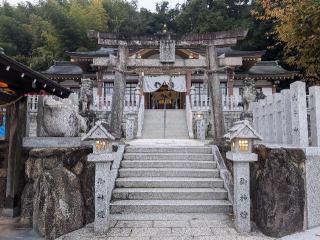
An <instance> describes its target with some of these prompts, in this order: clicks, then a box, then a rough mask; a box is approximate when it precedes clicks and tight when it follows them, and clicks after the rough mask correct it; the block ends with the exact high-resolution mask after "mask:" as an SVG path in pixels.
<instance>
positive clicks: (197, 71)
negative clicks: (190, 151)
mask: <svg viewBox="0 0 320 240" xmlns="http://www.w3.org/2000/svg"><path fill="white" fill-rule="evenodd" d="M91 35H92V36H91V37H94V38H97V39H98V43H99V44H100V45H101V48H100V49H98V50H96V51H87V52H66V54H67V55H68V56H69V57H70V61H65V62H55V63H54V65H53V66H51V67H50V68H49V69H48V70H46V71H44V72H43V74H45V75H46V76H47V77H48V78H49V79H51V80H54V81H56V82H58V83H59V84H60V85H62V86H64V87H67V88H69V89H71V90H72V91H74V92H80V87H81V82H83V81H86V80H91V81H92V82H93V104H92V105H93V106H92V108H93V109H94V110H95V111H96V112H98V113H100V115H99V116H102V118H106V119H108V118H109V121H110V116H109V115H108V113H110V112H111V108H112V99H113V93H114V87H115V81H116V80H115V79H116V72H117V71H119V69H117V66H118V64H119V59H120V58H122V57H121V53H120V52H119V49H120V47H119V46H120V45H121V41H122V42H125V41H126V50H125V51H126V52H125V57H124V58H125V59H124V66H125V70H123V72H124V75H125V82H126V83H125V84H126V86H125V95H124V113H136V114H138V112H139V108H141V107H142V108H143V110H161V109H164V108H166V109H171V110H185V111H187V112H191V115H192V114H193V115H194V114H196V113H198V112H202V113H204V115H205V116H206V122H207V124H209V123H210V120H209V119H210V118H209V117H208V116H209V114H210V104H211V103H210V96H209V95H210V94H209V87H208V70H210V66H209V65H210V63H209V62H210V61H209V60H210V53H209V51H208V46H207V45H206V44H203V42H205V41H207V42H208V40H210V38H212V39H213V38H219V34H218V35H217V36H209V35H208V34H207V35H208V36H205V35H203V36H191V37H190V36H188V37H187V38H185V39H183V40H179V39H176V38H175V37H174V36H172V35H171V34H170V33H167V32H165V33H163V34H162V35H161V36H160V37H159V36H158V37H156V38H155V37H153V38H146V37H144V38H143V39H140V38H139V39H138V38H137V39H134V37H130V38H126V39H125V37H121V36H114V35H110V34H109V33H91ZM238 35H239V36H237V33H235V35H234V36H231V37H232V38H234V39H236V40H239V39H241V38H243V36H240V35H241V33H240V34H238ZM206 37H207V39H205V38H206ZM117 38H118V39H117ZM201 38H204V41H203V42H200V40H201ZM199 39H200V40H199ZM187 41H190V43H188V42H187ZM195 41H198V42H199V43H197V44H195ZM201 41H202V40H201ZM232 45H234V43H222V44H216V47H215V54H216V59H217V66H216V69H215V73H216V75H217V76H218V81H219V86H220V93H221V102H222V109H223V112H224V115H225V125H226V128H229V127H230V126H231V125H232V123H233V122H234V121H235V120H238V118H239V114H240V112H241V111H242V110H243V109H242V105H241V102H242V96H243V90H244V79H245V78H248V77H249V78H252V79H254V80H255V84H256V88H257V90H258V92H260V93H262V95H263V96H268V95H271V94H272V93H274V92H276V91H279V90H280V89H282V88H285V87H286V86H289V84H290V83H291V82H293V81H295V80H297V78H298V77H299V74H298V73H297V72H291V71H287V70H285V69H284V68H282V67H281V66H280V65H279V64H278V62H276V61H262V57H263V55H264V54H265V51H263V50H262V51H239V50H234V49H232V48H231V46H232ZM121 71H122V70H121ZM142 102H143V104H141V103H142ZM140 112H141V110H140ZM140 118H141V117H140ZM141 131H142V130H141ZM138 135H139V134H138ZM189 137H190V134H189Z"/></svg>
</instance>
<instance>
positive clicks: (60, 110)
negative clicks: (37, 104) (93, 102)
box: [39, 96, 87, 137]
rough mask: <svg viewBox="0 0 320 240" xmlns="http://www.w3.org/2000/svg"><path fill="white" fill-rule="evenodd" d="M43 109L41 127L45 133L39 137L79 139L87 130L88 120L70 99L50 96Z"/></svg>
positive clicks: (45, 100) (45, 99) (46, 99)
mask: <svg viewBox="0 0 320 240" xmlns="http://www.w3.org/2000/svg"><path fill="white" fill-rule="evenodd" d="M42 107H43V109H42V112H43V113H42V114H41V116H42V117H41V121H40V122H42V124H40V125H41V127H42V128H43V131H42V135H40V136H39V137H78V136H79V135H80V133H81V132H85V131H86V130H87V125H86V120H85V119H84V118H83V117H81V116H80V115H79V113H78V110H77V107H76V106H75V105H74V104H73V103H72V101H71V100H70V99H68V98H67V99H60V98H57V97H53V96H48V97H45V98H44V100H43V105H42ZM39 117H40V116H39ZM39 127H40V126H39Z"/></svg>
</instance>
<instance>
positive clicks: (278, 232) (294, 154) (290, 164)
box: [251, 145, 306, 237]
mask: <svg viewBox="0 0 320 240" xmlns="http://www.w3.org/2000/svg"><path fill="white" fill-rule="evenodd" d="M255 153H257V154H258V156H259V161H258V162H256V163H254V164H252V165H251V198H252V219H253V220H254V222H255V223H256V224H257V226H258V228H259V229H260V230H261V231H262V232H263V233H264V234H266V235H268V236H271V237H282V236H285V235H288V234H292V233H295V232H298V231H302V230H303V221H304V206H305V184H304V164H305V159H306V157H305V154H304V152H303V151H302V150H301V149H284V148H277V149H271V148H267V147H265V146H263V145H259V146H257V147H256V148H255Z"/></svg>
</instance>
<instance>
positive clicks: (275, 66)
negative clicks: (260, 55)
mask: <svg viewBox="0 0 320 240" xmlns="http://www.w3.org/2000/svg"><path fill="white" fill-rule="evenodd" d="M298 75H299V72H297V71H288V70H286V69H284V68H283V67H282V66H280V65H279V62H278V61H261V62H257V63H256V64H255V65H253V66H252V67H251V68H250V69H249V70H248V71H246V72H238V73H236V74H235V78H243V77H245V76H250V77H253V78H263V77H265V78H281V77H283V78H290V79H292V78H294V77H295V76H298Z"/></svg>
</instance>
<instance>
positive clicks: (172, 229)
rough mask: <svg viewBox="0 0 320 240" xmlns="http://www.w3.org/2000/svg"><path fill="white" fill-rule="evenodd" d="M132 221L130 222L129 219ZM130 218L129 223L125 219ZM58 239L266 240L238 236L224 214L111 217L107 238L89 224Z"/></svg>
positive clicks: (260, 236) (228, 218) (253, 234)
mask: <svg viewBox="0 0 320 240" xmlns="http://www.w3.org/2000/svg"><path fill="white" fill-rule="evenodd" d="M133 218H134V219H135V220H131V219H133ZM125 219H129V220H125ZM58 239H59V240H98V239H106V240H191V239H192V240H265V239H272V238H268V237H265V236H264V235H262V234H261V233H258V232H256V231H254V232H252V233H250V234H246V235H240V234H238V233H237V232H236V230H235V229H234V228H233V223H232V219H230V217H229V216H227V215H222V214H221V215H212V214H208V215H206V214H202V215H199V214H197V215H196V214H191V215H190V214H180V215H160V214H159V215H151V216H146V215H141V216H139V215H132V216H131V218H130V216H129V217H128V215H127V216H125V217H123V216H121V215H119V216H113V220H112V222H111V229H110V231H109V233H108V234H107V235H106V236H95V235H94V233H93V227H92V225H88V226H87V227H86V228H82V229H80V230H78V231H75V232H72V233H70V234H67V235H64V236H62V237H60V238H58Z"/></svg>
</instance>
